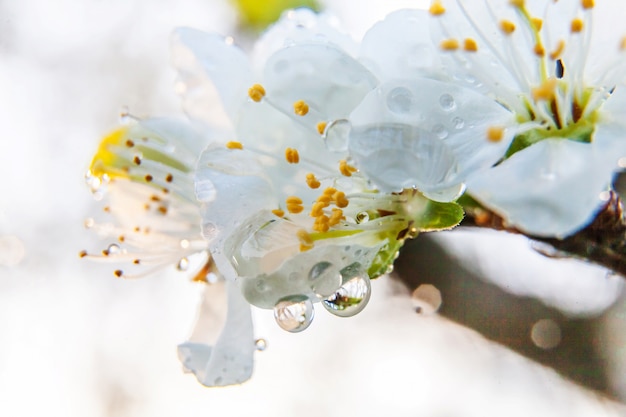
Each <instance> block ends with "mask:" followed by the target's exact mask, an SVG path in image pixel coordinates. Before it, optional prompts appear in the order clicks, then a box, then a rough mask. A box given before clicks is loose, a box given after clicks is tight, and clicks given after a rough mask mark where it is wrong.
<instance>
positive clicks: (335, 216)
mask: <svg viewBox="0 0 626 417" xmlns="http://www.w3.org/2000/svg"><path fill="white" fill-rule="evenodd" d="M341 219H343V210H341V209H336V208H334V209H333V213H332V214H331V215H330V218H329V219H328V225H329V226H331V227H332V226H335V225H337V224H339V222H340V221H341Z"/></svg>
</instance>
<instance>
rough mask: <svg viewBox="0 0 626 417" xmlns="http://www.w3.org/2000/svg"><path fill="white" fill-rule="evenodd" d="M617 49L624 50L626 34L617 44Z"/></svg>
mask: <svg viewBox="0 0 626 417" xmlns="http://www.w3.org/2000/svg"><path fill="white" fill-rule="evenodd" d="M619 49H620V50H622V51H626V36H624V37H623V38H622V40H621V42H620V44H619Z"/></svg>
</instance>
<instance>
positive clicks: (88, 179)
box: [85, 171, 102, 193]
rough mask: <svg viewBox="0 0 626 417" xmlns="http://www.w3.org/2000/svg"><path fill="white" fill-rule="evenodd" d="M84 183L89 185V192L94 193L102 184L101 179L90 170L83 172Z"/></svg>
mask: <svg viewBox="0 0 626 417" xmlns="http://www.w3.org/2000/svg"><path fill="white" fill-rule="evenodd" d="M85 183H86V184H87V187H89V189H90V190H91V192H92V193H95V192H97V191H98V190H100V187H101V186H102V179H101V178H100V177H98V176H96V175H93V173H92V172H91V171H87V172H86V173H85Z"/></svg>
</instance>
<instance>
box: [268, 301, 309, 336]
mask: <svg viewBox="0 0 626 417" xmlns="http://www.w3.org/2000/svg"><path fill="white" fill-rule="evenodd" d="M313 314H314V310H313V303H312V302H311V300H310V299H309V298H308V297H305V296H303V295H294V296H289V297H285V298H283V299H281V300H280V301H278V303H276V305H275V306H274V318H275V319H276V323H278V325H279V326H280V328H281V329H283V330H287V331H288V332H291V333H298V332H301V331H302V330H304V329H306V328H307V327H309V325H310V324H311V322H312V321H313Z"/></svg>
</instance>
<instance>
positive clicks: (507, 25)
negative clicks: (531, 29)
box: [500, 20, 515, 35]
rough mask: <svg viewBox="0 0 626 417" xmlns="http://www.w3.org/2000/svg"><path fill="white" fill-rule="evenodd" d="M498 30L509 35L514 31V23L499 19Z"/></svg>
mask: <svg viewBox="0 0 626 417" xmlns="http://www.w3.org/2000/svg"><path fill="white" fill-rule="evenodd" d="M500 30H501V31H502V32H504V33H505V34H506V35H510V34H511V33H513V32H515V23H513V22H511V21H510V20H501V21H500Z"/></svg>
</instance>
